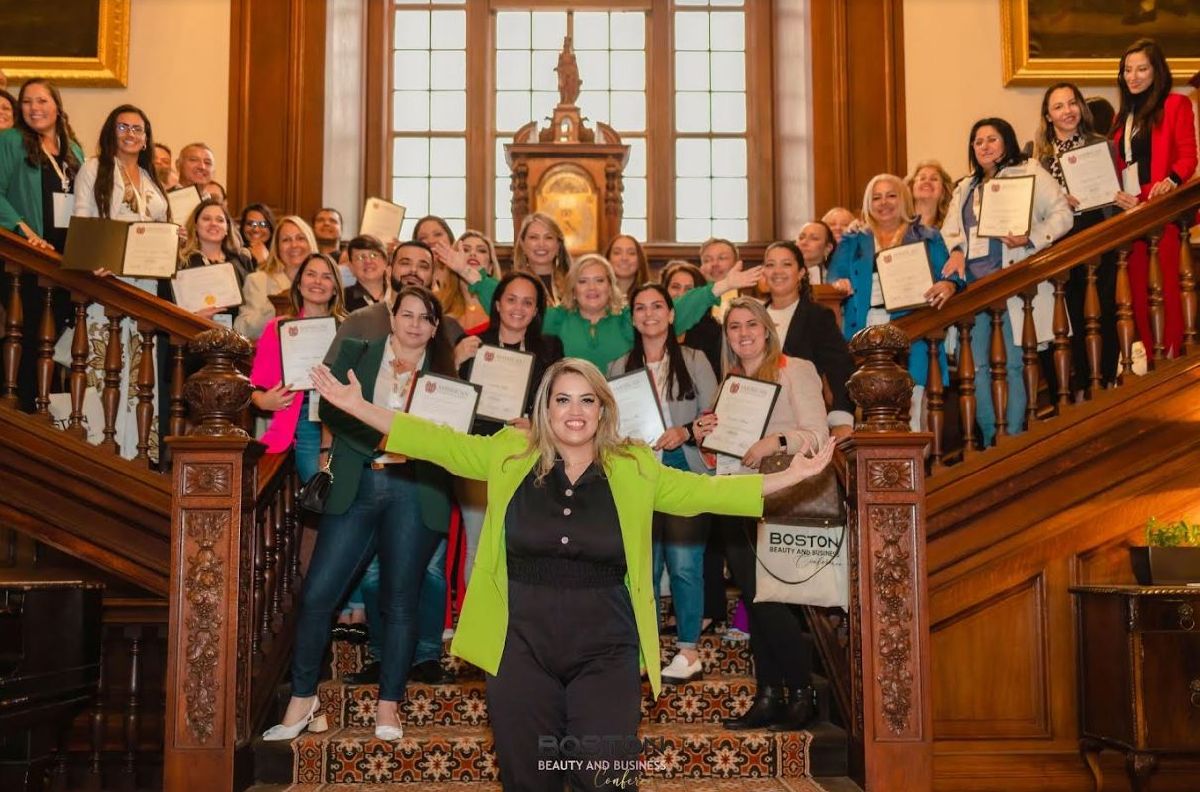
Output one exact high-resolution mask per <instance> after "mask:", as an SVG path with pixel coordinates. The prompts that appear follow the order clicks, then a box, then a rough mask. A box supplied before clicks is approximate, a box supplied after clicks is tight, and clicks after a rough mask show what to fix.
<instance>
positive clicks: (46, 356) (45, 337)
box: [33, 286, 58, 420]
mask: <svg viewBox="0 0 1200 792" xmlns="http://www.w3.org/2000/svg"><path fill="white" fill-rule="evenodd" d="M42 290H43V292H45V297H44V298H43V299H42V320H41V322H39V323H38V359H37V395H36V396H35V397H34V400H33V406H34V409H35V410H36V412H37V413H38V415H44V416H46V420H50V380H51V379H52V378H53V377H54V342H55V341H57V340H58V339H57V338H55V336H54V288H53V287H52V286H44V287H42Z"/></svg>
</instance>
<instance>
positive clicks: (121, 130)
mask: <svg viewBox="0 0 1200 792" xmlns="http://www.w3.org/2000/svg"><path fill="white" fill-rule="evenodd" d="M117 134H118V135H137V136H138V137H141V136H142V135H144V134H146V127H144V126H140V125H138V124H117Z"/></svg>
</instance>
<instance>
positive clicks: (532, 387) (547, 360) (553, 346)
mask: <svg viewBox="0 0 1200 792" xmlns="http://www.w3.org/2000/svg"><path fill="white" fill-rule="evenodd" d="M479 340H480V341H482V342H483V343H485V344H490V345H492V346H500V345H501V344H500V328H499V327H496V326H494V325H493V326H491V327H489V328H488V329H487V330H484V331H483V332H482V333H480V334H479ZM525 348H526V351H527V352H532V353H533V376H532V377H530V379H529V393H528V394H527V395H526V397H525V411H526V412H527V413H529V414H530V415H532V414H533V397H534V396H535V395H536V394H537V389H538V385H540V384H541V383H542V375H544V374H545V373H546V369H548V368H550V366H551V365H553V364H554V363H556V362H558V361H559V360H561V359H562V356H563V348H562V341H560V340H559V339H558V338H557V337H556V336H550V335H544V336H542V337H541V338H540V339H538V343H537V344H530V343H528V342H526V344H525ZM474 363H475V358H470V359H469V360H465V361H463V364H462V365H461V366H459V367H458V376H459V377H460V378H461V379H464V380H470V379H471V366H473V365H474ZM503 428H504V424H502V423H497V422H496V421H490V420H488V419H486V418H476V419H475V425H474V426H472V427H471V434H478V435H493V434H495V433H496V432H499V431H500V430H501V429H503Z"/></svg>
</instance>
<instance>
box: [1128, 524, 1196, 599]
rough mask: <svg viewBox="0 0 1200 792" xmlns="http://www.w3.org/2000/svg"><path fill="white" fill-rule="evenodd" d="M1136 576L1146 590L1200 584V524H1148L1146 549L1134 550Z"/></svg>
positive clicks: (1132, 553) (1132, 556)
mask: <svg viewBox="0 0 1200 792" xmlns="http://www.w3.org/2000/svg"><path fill="white" fill-rule="evenodd" d="M1129 560H1130V562H1131V563H1132V564H1133V576H1134V577H1135V578H1137V582H1138V583H1140V584H1141V585H1143V586H1171V585H1182V584H1185V583H1200V524H1198V523H1189V522H1188V521H1187V520H1176V521H1175V522H1161V521H1159V520H1158V519H1157V518H1155V517H1151V518H1150V521H1149V522H1147V523H1146V546H1145V547H1137V546H1134V547H1130V548H1129Z"/></svg>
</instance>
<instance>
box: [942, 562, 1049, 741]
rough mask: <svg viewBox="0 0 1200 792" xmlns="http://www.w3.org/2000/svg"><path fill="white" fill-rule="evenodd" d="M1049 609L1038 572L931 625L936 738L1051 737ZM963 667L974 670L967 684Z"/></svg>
mask: <svg viewBox="0 0 1200 792" xmlns="http://www.w3.org/2000/svg"><path fill="white" fill-rule="evenodd" d="M1045 608H1046V602H1045V595H1044V589H1043V580H1042V577H1041V576H1040V575H1039V576H1037V577H1034V578H1031V579H1029V580H1026V581H1024V582H1022V583H1020V584H1019V585H1018V586H1017V587H1015V588H1013V589H1009V590H1007V591H1001V592H999V593H998V594H996V595H994V596H991V597H988V598H987V599H986V600H984V601H983V602H980V603H977V604H975V605H973V606H971V607H970V608H968V609H966V610H963V611H961V612H959V613H956V614H955V615H953V616H952V617H950V618H948V619H946V620H945V621H942V622H939V623H937V624H934V625H933V626H932V628H931V631H932V634H933V635H932V638H933V685H934V697H933V728H934V732H935V733H936V734H937V735H938V736H939V737H941V738H951V737H964V738H967V739H981V738H989V737H1030V738H1036V737H1048V736H1049V734H1050V717H1049V712H1048V709H1047V696H1046V683H1047V675H1046V640H1047V636H1046V612H1045ZM997 625H1003V635H1004V640H1003V641H997V640H996V636H997V630H996V627H997ZM984 658H986V660H985V661H984V662H980V660H981V659H984ZM964 667H970V668H972V673H971V684H970V685H960V684H957V682H958V680H961V679H962V669H963V668H964Z"/></svg>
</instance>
